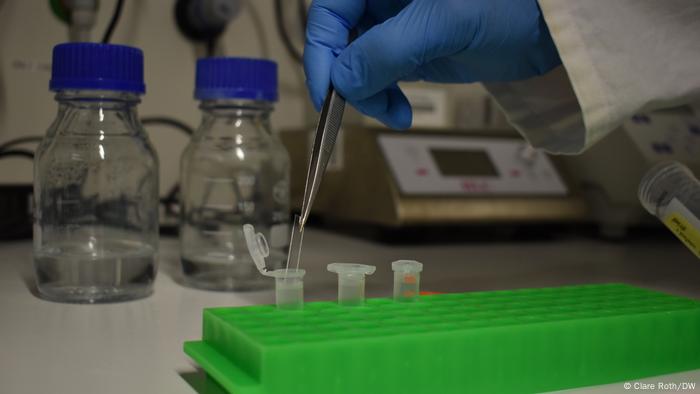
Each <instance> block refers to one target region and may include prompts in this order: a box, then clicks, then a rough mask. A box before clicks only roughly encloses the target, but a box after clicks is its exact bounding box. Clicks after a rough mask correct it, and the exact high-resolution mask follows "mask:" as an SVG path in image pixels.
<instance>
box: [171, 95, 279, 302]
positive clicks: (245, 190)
mask: <svg viewBox="0 0 700 394" xmlns="http://www.w3.org/2000/svg"><path fill="white" fill-rule="evenodd" d="M201 109H202V112H203V117H202V123H201V125H200V126H199V128H198V129H197V131H196V132H195V134H194V135H193V137H192V141H191V142H190V144H189V145H188V146H187V148H186V149H185V151H184V152H183V155H182V160H181V169H180V185H181V186H180V187H181V196H180V200H181V204H182V205H181V224H180V245H181V246H180V249H181V250H180V252H181V256H182V257H181V259H182V269H183V273H184V276H185V280H186V282H187V283H188V284H189V285H191V286H193V287H198V288H205V289H211V290H253V289H259V288H264V287H271V286H272V285H273V283H272V280H271V279H270V278H266V277H264V276H262V275H260V273H259V272H258V270H257V269H256V267H255V264H254V263H253V260H252V258H251V257H250V254H249V253H248V249H247V246H246V242H245V237H244V235H243V225H244V224H246V223H249V224H252V225H253V226H254V227H255V229H256V231H259V232H261V233H262V234H263V235H264V236H265V238H267V240H268V242H269V246H270V256H269V257H268V259H267V269H269V270H275V269H278V268H281V267H282V266H283V264H284V262H285V261H286V258H287V249H288V244H289V175H290V174H289V155H288V153H287V151H286V149H285V148H284V145H282V142H281V141H280V140H279V139H278V138H277V136H275V135H274V134H273V133H272V131H271V128H270V122H269V117H270V112H271V110H272V106H271V104H270V103H267V102H258V101H248V100H207V101H204V102H202V105H201Z"/></svg>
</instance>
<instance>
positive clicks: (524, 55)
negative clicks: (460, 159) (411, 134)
mask: <svg viewBox="0 0 700 394" xmlns="http://www.w3.org/2000/svg"><path fill="white" fill-rule="evenodd" d="M355 27H356V28H357V29H358V32H359V37H358V38H357V39H356V40H355V41H353V42H352V43H351V44H350V45H349V46H348V45H347V42H348V32H349V30H350V29H352V28H355ZM559 64H561V60H560V59H559V54H558V53H557V49H556V47H555V46H554V43H553V42H552V37H551V36H550V35H549V30H548V29H547V25H546V24H545V22H544V19H543V18H542V15H541V13H540V9H539V6H538V5H537V1H536V0H413V1H411V0H314V2H313V3H312V4H311V8H310V9H309V17H308V25H307V29H306V46H305V48H304V70H305V72H306V83H307V85H308V88H309V92H310V94H311V99H312V101H313V103H314V106H316V109H319V108H320V107H321V105H322V103H323V99H324V97H325V95H326V92H327V91H328V84H329V82H330V81H331V80H332V81H333V86H334V87H335V88H336V90H337V91H338V92H339V93H340V94H341V95H342V96H343V97H345V99H346V100H347V101H348V102H350V103H351V104H352V105H354V106H355V107H356V108H357V109H358V110H359V111H360V112H362V113H364V114H366V115H369V116H372V117H375V118H377V119H378V120H380V121H382V122H383V123H385V124H386V125H388V126H390V127H394V128H406V127H409V126H410V125H411V117H412V114H411V107H410V105H409V103H408V100H407V99H406V96H404V94H403V93H402V92H401V90H399V88H398V87H397V85H396V82H397V81H400V80H426V81H432V82H497V81H501V82H503V81H513V80H520V79H527V78H530V77H533V76H536V75H542V74H544V73H546V72H547V71H549V70H551V69H553V68H554V67H556V66H557V65H559Z"/></svg>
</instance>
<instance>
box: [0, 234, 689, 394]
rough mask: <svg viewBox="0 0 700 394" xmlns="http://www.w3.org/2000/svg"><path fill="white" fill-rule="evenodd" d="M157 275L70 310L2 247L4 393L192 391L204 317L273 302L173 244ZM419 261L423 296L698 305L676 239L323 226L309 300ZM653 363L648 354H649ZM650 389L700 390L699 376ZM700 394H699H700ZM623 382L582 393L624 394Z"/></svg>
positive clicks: (385, 277)
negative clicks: (193, 278)
mask: <svg viewBox="0 0 700 394" xmlns="http://www.w3.org/2000/svg"><path fill="white" fill-rule="evenodd" d="M160 250H161V261H160V272H159V275H158V278H157V280H156V284H155V292H154V294H153V295H152V296H151V297H149V298H146V299H143V300H139V301H132V302H126V303H118V304H107V305H69V304H58V303H52V302H47V301H43V300H40V299H39V298H37V297H36V295H35V294H36V291H35V289H34V286H33V278H32V270H31V256H32V254H31V243H30V242H10V243H0V256H1V258H0V393H3V394H19V393H32V394H36V393H55V394H63V393H70V394H74V393H101V394H111V393H115V394H116V393H120V394H121V393H169V394H178V393H193V392H195V389H194V388H197V387H199V385H200V384H201V382H202V379H203V374H202V373H201V372H199V373H198V372H196V367H195V365H194V364H193V363H192V362H191V361H190V360H189V359H188V358H187V356H186V355H185V354H184V353H183V351H182V343H183V342H184V341H186V340H192V339H198V338H200V337H201V321H202V315H201V313H202V309H203V308H205V307H212V306H238V305H250V304H258V303H272V302H274V300H273V291H272V290H268V291H259V292H251V293H221V292H208V291H201V290H195V289H191V288H187V287H183V286H181V285H180V284H178V282H179V281H180V279H179V266H178V263H179V262H178V252H177V250H178V248H177V240H176V239H174V238H166V239H163V240H161V244H160ZM400 258H409V259H416V260H419V261H422V262H423V263H424V264H425V269H424V272H423V274H422V277H421V280H422V284H421V288H422V289H423V290H428V291H441V292H456V291H473V290H491V289H505V288H522V287H543V286H555V285H563V284H583V283H606V282H625V283H629V284H634V285H639V286H643V287H647V288H651V289H657V290H662V291H666V292H669V293H673V294H677V295H684V296H689V297H694V298H700V261H698V260H697V259H695V258H694V257H693V256H692V255H691V254H690V253H689V252H688V251H686V250H685V248H684V247H683V246H682V245H681V244H680V243H678V242H676V241H674V240H673V239H671V238H670V237H669V238H666V239H660V240H645V241H636V242H626V243H612V242H604V241H597V240H591V239H584V238H563V239H557V240H550V241H528V242H503V243H498V242H489V243H463V244H445V245H429V246H426V245H409V246H396V245H386V244H378V243H373V242H370V241H366V240H361V239H357V238H351V237H348V236H343V235H338V234H335V233H330V232H326V231H322V230H317V229H309V230H308V231H307V234H306V236H305V241H304V257H303V263H302V264H303V268H305V269H306V270H307V277H306V280H305V291H306V300H307V301H311V300H321V299H332V298H334V297H335V294H336V291H337V290H336V286H337V278H336V275H335V274H332V273H329V272H327V271H326V269H325V266H326V264H327V263H329V262H361V263H366V264H373V265H376V266H377V272H376V273H375V274H374V275H373V276H371V277H369V278H368V281H367V293H368V296H389V295H390V293H391V289H392V273H391V268H390V262H391V261H393V260H396V259H400ZM650 356H652V357H653V355H650ZM644 382H648V383H655V384H656V383H658V382H695V383H696V384H697V383H700V370H697V371H690V372H685V373H680V374H675V375H668V376H664V377H655V378H650V379H645V380H644ZM697 390H698V391H699V392H700V388H698V389H697ZM629 391H634V390H625V389H624V387H623V384H622V382H621V383H617V384H612V385H607V386H598V387H591V388H584V389H579V390H575V392H589V393H603V392H605V393H608V392H613V393H614V392H620V393H623V392H629Z"/></svg>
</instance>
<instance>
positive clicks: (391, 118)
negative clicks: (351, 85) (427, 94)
mask: <svg viewBox="0 0 700 394" xmlns="http://www.w3.org/2000/svg"><path fill="white" fill-rule="evenodd" d="M350 103H351V104H352V105H353V106H354V107H355V108H357V110H358V111H360V112H362V113H363V114H365V115H367V116H371V117H373V118H376V119H377V120H379V121H380V122H382V123H384V124H385V125H387V126H389V127H391V128H393V129H407V128H409V127H411V121H412V118H413V111H412V110H411V104H409V102H408V99H407V98H406V96H405V95H404V94H403V92H402V91H401V90H400V89H399V88H398V86H396V85H393V86H390V87H389V88H387V89H384V90H382V91H380V92H379V93H376V94H374V95H373V96H370V97H368V98H366V99H363V100H358V101H352V102H350Z"/></svg>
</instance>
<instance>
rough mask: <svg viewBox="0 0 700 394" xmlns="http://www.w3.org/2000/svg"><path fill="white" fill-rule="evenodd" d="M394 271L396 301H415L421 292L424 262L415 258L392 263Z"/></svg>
mask: <svg viewBox="0 0 700 394" xmlns="http://www.w3.org/2000/svg"><path fill="white" fill-rule="evenodd" d="M391 269H392V270H393V271H394V301H414V300H416V298H417V297H418V294H419V292H420V273H421V271H423V264H421V263H419V262H417V261H414V260H397V261H394V262H393V263H391Z"/></svg>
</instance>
